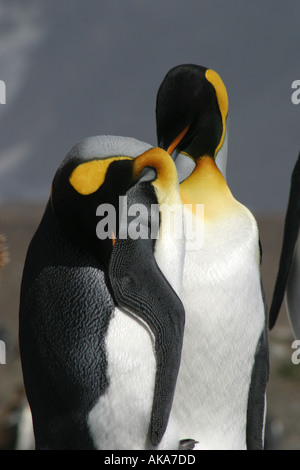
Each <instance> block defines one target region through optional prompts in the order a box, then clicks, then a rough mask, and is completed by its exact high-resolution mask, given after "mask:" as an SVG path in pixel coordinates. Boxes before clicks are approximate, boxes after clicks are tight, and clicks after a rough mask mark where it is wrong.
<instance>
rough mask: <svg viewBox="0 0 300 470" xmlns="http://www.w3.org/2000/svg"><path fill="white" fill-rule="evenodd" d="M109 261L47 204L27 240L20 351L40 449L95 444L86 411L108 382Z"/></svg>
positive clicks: (110, 313)
mask: <svg viewBox="0 0 300 470" xmlns="http://www.w3.org/2000/svg"><path fill="white" fill-rule="evenodd" d="M107 284H108V278H107V273H106V269H105V268H104V267H103V266H102V265H101V264H100V263H99V261H98V260H97V259H96V257H95V256H93V254H92V253H89V252H87V251H86V250H83V248H81V247H80V245H78V244H76V243H74V241H73V240H72V239H71V238H69V237H68V236H67V235H65V234H64V233H63V232H62V230H60V226H59V223H58V221H57V220H56V218H55V215H54V214H53V212H52V209H51V205H50V203H49V204H48V206H47V208H46V211H45V214H44V217H43V219H42V221H41V224H40V226H39V228H38V230H37V232H36V234H35V236H34V237H33V239H32V242H31V244H30V246H29V249H28V253H27V258H26V262H25V267H24V273H23V279H22V286H21V299H20V300H21V301H20V351H21V360H22V368H23V374H24V383H25V388H26V392H27V396H28V400H29V404H30V406H31V409H32V414H33V424H34V431H35V437H36V447H37V449H93V442H92V440H91V438H90V436H89V432H88V429H87V419H88V413H89V411H90V410H91V409H92V407H93V406H94V405H95V403H96V402H97V400H98V398H99V397H100V395H102V394H103V393H104V392H105V390H106V388H107V387H108V376H107V360H106V353H105V345H104V338H105V334H106V331H107V328H108V324H109V320H110V318H111V315H112V313H113V310H114V302H113V299H112V296H111V294H110V292H109V289H108V287H107Z"/></svg>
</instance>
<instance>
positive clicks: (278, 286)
mask: <svg viewBox="0 0 300 470" xmlns="http://www.w3.org/2000/svg"><path fill="white" fill-rule="evenodd" d="M299 226H300V154H299V157H298V160H297V162H296V165H295V167H294V170H293V173H292V178H291V189H290V195H289V202H288V207H287V212H286V217H285V225H284V234H283V243H282V249H281V255H280V262H279V269H278V273H277V278H276V283H275V288H274V293H273V298H272V303H271V308H270V314H269V328H270V330H271V329H272V328H273V327H274V325H275V323H276V320H277V317H278V314H279V311H280V307H281V304H282V301H283V298H284V293H285V289H286V285H287V280H288V276H289V272H290V268H291V263H292V259H293V254H294V250H295V245H296V241H297V237H298V234H299Z"/></svg>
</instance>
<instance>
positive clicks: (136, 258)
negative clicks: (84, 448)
mask: <svg viewBox="0 0 300 470" xmlns="http://www.w3.org/2000/svg"><path fill="white" fill-rule="evenodd" d="M137 201H139V202H140V203H142V204H144V206H146V207H147V208H149V209H150V203H154V204H157V200H156V199H155V193H154V190H153V187H151V185H150V184H147V183H142V184H138V185H136V186H134V187H133V188H131V190H130V191H129V192H128V205H130V204H133V203H136V202H137ZM151 215H153V213H151ZM158 216H159V215H158V214H157V217H158ZM128 222H129V224H128V225H130V218H128ZM150 222H151V221H150V210H149V217H148V219H147V220H144V221H143V222H142V223H141V225H144V227H146V228H148V230H149V232H148V234H149V236H148V237H147V238H146V239H141V238H139V239H136V240H134V239H132V238H130V237H129V236H128V238H127V239H120V238H118V237H117V240H116V243H115V246H114V248H113V251H112V255H111V260H110V266H109V278H110V282H111V286H112V290H113V295H114V297H115V301H116V302H117V304H118V305H119V306H120V307H121V308H124V309H125V310H126V311H128V312H129V313H130V312H131V313H132V314H134V315H136V316H138V317H139V318H140V319H141V320H143V321H144V322H145V323H146V324H147V325H148V326H149V328H150V329H151V331H152V333H153V335H154V337H155V353H156V361H157V370H156V378H155V390H154V399H153V406H152V417H151V424H150V440H151V443H152V445H153V446H156V445H158V443H159V442H160V440H161V438H162V436H163V434H164V432H165V430H166V427H167V424H168V419H169V414H170V411H171V407H172V402H173V396H174V391H175V385H176V381H177V375H178V371H179V366H180V359H181V350H182V342H183V332H184V320H185V312H184V308H183V305H182V303H181V301H180V299H179V298H178V296H177V294H176V293H175V291H174V290H173V289H172V287H171V286H170V284H169V283H168V281H167V280H166V278H165V277H164V275H163V274H162V272H161V271H160V269H159V267H158V265H157V263H156V261H155V258H154V243H153V242H154V241H155V240H151V237H150ZM133 341H134V338H133Z"/></svg>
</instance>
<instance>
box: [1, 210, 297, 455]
mask: <svg viewBox="0 0 300 470" xmlns="http://www.w3.org/2000/svg"><path fill="white" fill-rule="evenodd" d="M43 210H44V208H43V207H40V206H1V207H0V232H3V233H4V234H5V236H6V238H7V245H8V249H9V254H10V261H9V263H8V264H7V265H6V266H5V267H4V268H3V269H2V272H1V275H0V340H3V341H5V344H6V353H7V357H6V364H5V365H4V364H2V365H0V448H1V426H2V427H3V421H4V416H5V411H4V410H6V409H7V407H10V406H12V405H14V402H15V401H16V400H19V396H20V393H22V388H23V383H22V373H21V367H20V360H19V351H18V309H19V291H20V282H21V276H22V269H23V264H24V260H25V256H26V251H27V247H28V244H29V242H30V239H31V237H32V235H33V233H34V231H35V229H36V227H37V225H38V223H39V220H40V218H41V215H42V213H43ZM258 225H259V229H260V234H261V241H262V246H263V265H262V276H263V282H264V288H265V292H266V297H267V300H268V303H270V299H271V295H272V291H273V286H274V282H275V277H276V272H277V266H278V260H279V255H280V247H281V240H282V231H283V217H280V216H278V217H275V216H272V217H271V216H266V217H259V218H258ZM292 342H293V337H292V333H291V329H290V327H289V323H288V320H287V315H286V311H285V308H284V307H283V308H282V312H281V315H280V318H279V321H278V323H277V325H276V326H275V328H274V330H273V331H272V332H271V333H270V334H269V344H270V365H271V371H270V381H269V385H268V390H267V392H268V395H267V399H268V419H269V421H270V426H268V429H271V430H272V432H273V439H272V442H271V441H269V440H267V442H268V447H269V448H273V449H283V450H300V396H299V388H300V364H299V365H294V364H293V363H292V361H291V355H292V353H293V352H294V350H293V349H292V348H291V344H292ZM274 436H275V437H276V436H277V438H276V439H275V438H274Z"/></svg>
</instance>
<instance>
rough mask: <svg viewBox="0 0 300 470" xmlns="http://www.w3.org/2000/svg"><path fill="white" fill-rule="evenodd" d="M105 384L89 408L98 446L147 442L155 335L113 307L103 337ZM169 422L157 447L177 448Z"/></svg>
mask: <svg viewBox="0 0 300 470" xmlns="http://www.w3.org/2000/svg"><path fill="white" fill-rule="evenodd" d="M106 351H107V362H108V368H107V374H108V378H109V386H108V389H107V391H106V393H105V394H104V395H103V396H101V397H100V398H99V400H98V402H97V404H96V405H95V406H94V408H93V409H92V410H91V411H90V413H89V418H88V423H89V428H90V433H91V436H92V438H93V440H94V443H95V446H96V448H97V449H99V450H116V449H117V450H145V449H150V448H151V443H150V440H149V428H150V421H151V412H152V404H153V396H154V387H155V375H156V358H155V350H154V337H153V336H152V334H151V332H150V330H149V328H148V327H147V325H145V324H144V323H143V322H142V321H141V320H139V319H138V318H137V317H135V316H133V315H130V314H127V313H125V312H123V311H121V310H119V309H118V308H116V309H115V312H114V315H113V318H112V319H111V321H110V324H109V328H108V333H107V337H106ZM177 446H178V435H177V434H176V435H174V430H173V426H172V424H171V423H170V426H169V428H168V430H167V431H166V433H165V435H164V437H163V439H162V441H161V443H160V445H159V447H158V448H160V449H164V448H165V449H166V448H172V449H176V448H177Z"/></svg>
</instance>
